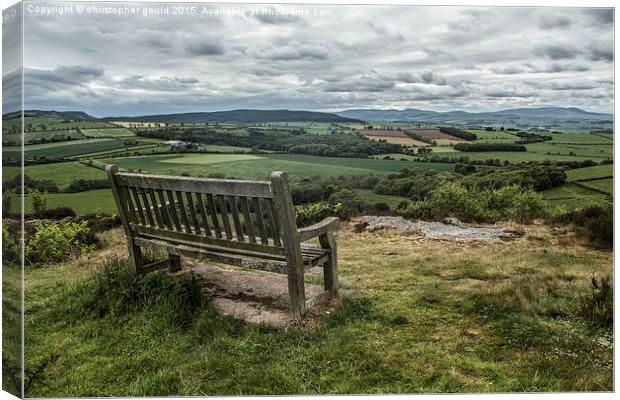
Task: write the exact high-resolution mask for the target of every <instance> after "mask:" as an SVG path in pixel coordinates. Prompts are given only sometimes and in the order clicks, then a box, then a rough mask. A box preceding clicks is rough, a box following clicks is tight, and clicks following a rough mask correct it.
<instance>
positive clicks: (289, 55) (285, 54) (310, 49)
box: [250, 42, 330, 61]
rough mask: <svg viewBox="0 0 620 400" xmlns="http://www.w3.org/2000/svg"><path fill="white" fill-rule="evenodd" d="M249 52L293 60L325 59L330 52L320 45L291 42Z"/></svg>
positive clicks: (269, 57)
mask: <svg viewBox="0 0 620 400" xmlns="http://www.w3.org/2000/svg"><path fill="white" fill-rule="evenodd" d="M250 54H253V55H254V56H256V57H258V58H266V59H269V60H274V61H293V60H303V59H309V60H327V59H329V58H330V53H329V50H328V49H327V48H325V47H324V46H321V45H316V44H308V43H304V44H302V43H298V42H293V43H290V44H288V45H284V46H271V47H269V48H263V49H260V50H252V51H250Z"/></svg>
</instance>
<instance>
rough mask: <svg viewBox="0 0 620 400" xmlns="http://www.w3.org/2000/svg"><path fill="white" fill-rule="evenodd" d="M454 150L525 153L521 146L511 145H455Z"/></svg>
mask: <svg viewBox="0 0 620 400" xmlns="http://www.w3.org/2000/svg"><path fill="white" fill-rule="evenodd" d="M454 149H455V150H458V151H465V152H470V151H527V147H525V146H523V145H522V144H512V143H473V144H470V143H457V144H455V145H454Z"/></svg>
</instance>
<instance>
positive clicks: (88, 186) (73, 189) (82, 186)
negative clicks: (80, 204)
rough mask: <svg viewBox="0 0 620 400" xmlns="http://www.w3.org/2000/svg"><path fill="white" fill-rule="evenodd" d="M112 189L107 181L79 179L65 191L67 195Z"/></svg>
mask: <svg viewBox="0 0 620 400" xmlns="http://www.w3.org/2000/svg"><path fill="white" fill-rule="evenodd" d="M109 187H110V182H109V181H108V180H107V179H77V180H74V181H73V182H71V184H70V185H69V187H67V189H65V192H66V193H78V192H85V191H87V190H94V189H106V188H109Z"/></svg>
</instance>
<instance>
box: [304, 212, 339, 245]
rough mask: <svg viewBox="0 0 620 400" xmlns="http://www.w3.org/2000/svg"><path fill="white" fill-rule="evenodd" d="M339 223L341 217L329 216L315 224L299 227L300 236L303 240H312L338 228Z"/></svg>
mask: <svg viewBox="0 0 620 400" xmlns="http://www.w3.org/2000/svg"><path fill="white" fill-rule="evenodd" d="M339 224H340V219H338V218H336V217H328V218H325V219H324V220H323V221H321V222H318V223H316V224H314V225H310V226H307V227H305V228H301V229H299V236H300V238H301V241H302V242H305V241H306V240H310V239H312V238H315V237H317V236H321V235H324V234H326V233H327V232H330V231H334V230H336V228H338V225H339Z"/></svg>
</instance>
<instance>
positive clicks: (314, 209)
mask: <svg viewBox="0 0 620 400" xmlns="http://www.w3.org/2000/svg"><path fill="white" fill-rule="evenodd" d="M341 208H342V204H340V203H336V204H330V203H315V204H307V205H302V206H296V207H295V214H296V221H297V226H299V227H302V226H308V225H312V224H315V223H317V222H319V221H321V220H323V219H324V218H327V217H333V216H340V211H341Z"/></svg>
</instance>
